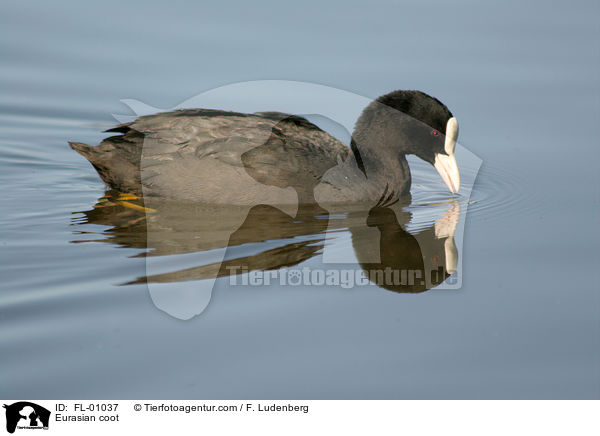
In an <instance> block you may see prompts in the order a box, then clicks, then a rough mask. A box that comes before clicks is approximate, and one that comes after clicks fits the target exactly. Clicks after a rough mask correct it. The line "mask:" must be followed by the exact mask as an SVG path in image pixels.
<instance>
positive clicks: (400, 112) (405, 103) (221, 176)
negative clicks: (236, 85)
mask: <svg viewBox="0 0 600 436" xmlns="http://www.w3.org/2000/svg"><path fill="white" fill-rule="evenodd" d="M108 131H109V132H114V133H118V135H116V136H112V137H109V138H107V139H105V140H103V141H102V143H101V144H100V145H99V146H97V147H92V146H89V145H86V144H81V143H71V147H72V148H73V149H75V150H76V151H77V152H79V153H80V154H82V155H83V156H85V157H86V158H87V159H88V160H89V161H90V162H91V163H92V165H93V166H94V168H95V169H96V170H97V171H98V173H99V174H100V177H101V178H102V179H103V180H104V181H105V182H106V183H107V184H108V185H109V186H110V187H112V188H113V189H117V190H119V191H122V192H126V193H133V194H138V195H144V196H152V197H164V198H171V199H176V200H189V201H195V202H203V203H214V204H244V205H256V204H262V203H265V202H268V203H269V204H291V203H298V202H300V203H314V202H318V203H321V204H322V203H343V202H377V201H378V200H380V198H381V196H382V195H383V194H384V193H386V195H387V196H389V197H390V199H391V198H398V197H401V196H403V195H406V194H408V193H409V192H410V185H411V176H410V170H409V167H408V164H407V161H406V158H405V155H406V154H416V155H417V156H419V157H421V158H422V159H424V160H426V161H427V162H429V163H431V164H432V165H434V166H435V167H436V169H437V170H438V171H439V172H440V175H441V176H442V178H443V179H444V182H445V183H446V185H447V186H448V188H449V189H450V190H451V191H452V192H456V191H458V188H459V183H460V182H459V175H458V167H457V166H456V161H455V158H454V146H455V143H456V137H457V134H458V125H457V123H456V120H455V119H454V118H453V117H452V114H451V113H450V111H449V110H448V108H446V106H444V105H443V104H442V103H441V102H440V101H439V100H437V99H435V98H432V97H430V96H428V95H426V94H424V93H421V92H418V91H395V92H392V93H390V94H387V95H385V96H383V97H380V98H379V99H377V100H376V101H374V102H373V103H371V104H370V105H369V106H368V107H367V108H365V110H364V111H363V114H362V115H361V117H360V118H359V120H358V121H357V124H356V128H355V131H354V133H353V136H352V146H351V148H348V147H346V146H345V145H344V144H343V143H341V142H340V141H338V140H337V139H336V138H334V137H332V136H331V135H329V134H328V133H327V132H325V131H323V130H321V129H320V128H319V127H317V126H315V125H314V124H312V123H310V122H309V121H307V120H306V119H304V118H301V117H298V116H294V115H288V114H282V113H278V112H262V113H256V114H243V113H237V112H227V111H219V110H209V109H187V110H177V111H172V112H165V113H159V114H156V115H148V116H142V117H140V118H138V119H137V120H135V121H133V122H131V123H127V124H122V125H119V126H117V127H115V128H113V129H110V130H108Z"/></svg>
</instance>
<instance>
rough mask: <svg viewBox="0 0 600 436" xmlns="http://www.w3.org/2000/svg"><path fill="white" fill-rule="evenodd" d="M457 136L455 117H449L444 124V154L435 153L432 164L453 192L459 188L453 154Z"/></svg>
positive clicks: (458, 175) (456, 166) (458, 176)
mask: <svg viewBox="0 0 600 436" xmlns="http://www.w3.org/2000/svg"><path fill="white" fill-rule="evenodd" d="M457 138H458V121H456V118H450V119H449V120H448V123H447V124H446V141H445V143H444V151H445V152H446V154H447V155H446V154H441V153H436V154H435V161H434V164H433V166H434V167H435V169H436V170H437V171H438V173H440V176H442V180H443V181H444V183H445V184H446V186H447V187H448V189H449V190H450V192H452V193H453V194H454V193H456V192H458V190H459V189H460V174H459V172H458V165H457V164H456V157H455V156H454V148H455V147H456V139H457Z"/></svg>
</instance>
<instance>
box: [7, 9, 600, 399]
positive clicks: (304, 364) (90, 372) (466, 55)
mask: <svg viewBox="0 0 600 436" xmlns="http://www.w3.org/2000/svg"><path fill="white" fill-rule="evenodd" d="M597 14H598V5H597V4H596V3H594V2H575V3H573V2H560V3H558V4H553V5H551V6H550V5H548V4H546V3H541V2H532V3H528V4H526V5H523V4H522V3H520V2H504V3H503V4H501V5H500V4H498V5H483V4H480V3H478V2H469V1H465V2H459V3H456V2H455V3H453V4H452V5H448V4H446V3H444V2H425V3H419V4H414V5H406V4H403V5H396V4H392V3H386V2H380V3H377V4H373V5H371V6H369V8H365V7H364V6H362V5H360V4H358V3H352V2H351V3H347V2H345V3H337V4H336V3H331V4H328V5H323V4H320V3H318V2H301V3H296V4H294V5H281V4H278V5H277V6H273V5H266V4H265V5H257V4H254V3H237V2H226V3H219V4H218V5H217V4H214V5H202V6H196V7H190V6H189V5H188V6H184V5H183V4H179V3H178V2H170V3H169V4H168V5H167V4H159V3H149V4H145V5H144V7H143V8H142V7H141V6H140V5H138V6H135V5H129V6H128V5H123V4H122V3H120V2H112V1H104V2H102V3H97V4H93V5H90V4H88V5H83V4H79V3H76V2H67V1H59V2H58V3H57V2H54V3H53V4H52V5H50V4H48V5H42V4H37V5H35V6H34V5H28V4H24V3H18V2H9V3H5V5H4V9H3V14H1V18H0V29H1V30H0V32H1V33H2V38H1V39H0V47H1V51H2V53H3V54H2V63H1V64H0V84H1V88H2V94H1V96H0V165H1V170H0V186H2V188H3V189H2V195H1V196H0V202H1V210H2V214H1V215H0V228H1V229H2V230H1V233H0V258H1V263H0V271H1V277H2V285H1V289H0V325H1V328H0V349H1V352H0V397H5V398H8V397H13V398H17V397H18V398H25V397H29V398H142V397H155V398H164V397H170V398H206V399H209V398H210V399H215V398H286V399H288V398H289V399H294V398H298V399H299V398H598V397H599V396H600V371H599V370H598V368H599V367H600V365H599V362H600V347H599V346H598V345H599V343H600V322H599V315H598V313H599V312H598V309H599V308H600V296H599V293H598V285H597V280H595V276H596V275H595V271H596V270H597V265H598V261H599V260H600V258H599V255H598V250H597V248H598V243H599V242H600V241H599V239H600V235H599V234H598V199H599V196H598V186H599V183H598V182H599V178H598V169H597V166H596V165H595V163H594V160H593V157H594V156H595V154H596V148H597V142H598V141H597V138H596V136H597V133H596V128H595V126H596V125H597V121H598V116H599V114H600V112H599V98H598V97H599V83H598V80H597V77H598V67H599V57H598V51H597V47H596V46H595V45H594V44H595V42H596V41H597V40H598V37H599V36H600V35H599V34H598V33H599V31H598V27H597V24H596V22H595V17H597ZM262 79H285V80H299V81H304V82H313V83H318V84H324V85H329V86H332V87H335V88H339V89H345V90H348V91H351V92H353V93H356V94H359V95H364V96H368V97H371V98H374V97H377V96H379V95H381V94H384V93H386V92H389V91H390V90H392V89H398V88H403V89H421V90H423V91H425V92H428V93H430V94H432V95H435V96H436V97H438V98H440V99H441V100H442V101H444V102H445V103H446V104H447V105H448V106H449V107H450V108H451V110H452V111H453V113H454V115H455V116H456V117H457V118H458V120H459V122H460V127H461V133H460V137H459V140H460V142H461V144H463V145H464V146H465V147H466V148H467V149H469V150H471V151H472V152H473V153H475V154H476V155H477V156H479V157H480V158H481V159H482V160H483V166H482V168H481V170H480V171H479V174H478V175H477V180H476V183H475V186H474V190H473V193H472V196H471V198H470V201H471V202H472V203H471V204H469V205H468V213H467V215H466V222H465V226H464V239H463V240H462V247H461V251H460V255H461V262H462V268H463V269H462V276H461V277H462V286H461V287H460V289H458V290H454V289H446V290H436V289H432V290H430V291H427V292H423V293H417V294H410V293H396V292H390V291H389V290H386V289H383V288H381V287H377V286H361V287H355V288H353V289H343V288H342V287H331V286H329V287H328V286H310V287H302V286H301V287H295V286H284V287H282V286H278V285H277V284H273V285H270V286H263V287H247V286H231V284H230V283H229V278H228V277H223V278H220V279H218V280H217V281H216V286H215V289H214V290H213V293H212V300H211V302H210V304H209V305H208V306H207V308H206V309H205V310H204V311H203V312H202V314H201V315H200V316H197V317H194V318H192V319H191V320H188V321H182V320H179V319H177V318H174V317H172V316H170V315H169V314H168V313H166V312H164V311H161V310H157V308H156V306H155V304H154V303H153V301H152V298H151V295H150V294H149V292H148V286H147V284H145V283H139V284H131V285H127V286H122V284H123V283H127V282H132V281H136V280H138V279H139V278H140V277H145V276H146V275H147V269H146V258H145V257H144V256H143V255H141V254H143V252H144V248H143V244H141V245H140V244H138V245H136V242H135V241H132V240H131V237H132V235H133V236H135V235H136V232H135V230H134V231H133V232H129V233H127V232H126V234H127V238H129V239H127V238H126V240H120V239H119V235H118V232H115V230H114V227H115V224H114V222H102V220H90V219H89V217H88V215H89V212H90V211H93V210H94V206H95V205H96V204H97V202H98V201H99V200H100V199H101V198H102V197H103V196H105V194H106V192H105V186H104V185H103V184H102V183H101V181H100V180H99V178H98V177H97V175H96V174H95V172H94V170H93V169H92V168H91V166H90V165H89V164H88V163H87V162H86V161H85V160H84V159H82V158H81V156H79V155H77V154H76V153H74V152H73V151H72V150H70V149H69V147H68V145H67V141H69V140H76V141H81V142H85V143H91V144H96V143H98V142H99V141H100V140H101V139H102V138H104V137H105V135H106V134H105V133H102V131H103V130H104V129H106V128H109V127H110V126H112V125H113V124H114V123H115V120H114V118H113V117H112V115H111V114H113V113H115V114H122V113H125V112H127V108H126V107H125V106H123V105H122V104H121V103H120V102H119V100H121V99H124V98H133V99H137V100H140V101H143V102H145V103H147V104H150V105H152V106H154V107H160V108H170V107H173V106H175V105H177V104H180V103H181V102H183V101H185V100H186V99H189V98H190V97H192V96H194V95H197V94H199V93H201V92H203V91H206V90H209V89H212V88H216V87H218V86H222V85H225V84H228V83H235V82H241V81H247V80H262ZM265 109H270V108H265ZM415 175H419V176H420V177H421V178H420V181H418V180H416V179H415V189H417V191H419V192H427V189H426V188H427V186H430V185H429V183H430V182H433V181H434V180H437V179H436V177H437V175H436V174H435V173H434V172H433V169H430V172H427V171H426V169H422V170H421V169H420V167H416V169H415ZM438 182H439V181H438ZM439 183H440V185H439V188H443V185H442V184H441V182H439ZM441 192H442V189H440V190H439V193H438V191H433V192H431V191H429V194H427V195H425V196H424V197H423V198H425V199H427V198H428V196H429V195H431V196H432V198H433V197H435V198H436V199H438V200H440V201H442V202H444V201H445V202H448V201H450V200H449V199H448V196H447V195H445V196H443V197H442V194H441ZM438 197H439V198H438ZM423 204H425V205H428V204H429V203H428V202H427V201H425V202H423V203H419V202H416V203H415V204H414V205H413V206H412V208H413V210H412V212H413V213H414V215H415V217H417V218H418V219H417V221H416V222H417V223H426V222H429V221H430V214H429V212H427V210H429V209H428V206H423ZM448 207H450V205H448ZM420 208H421V209H422V210H425V212H423V213H421V214H419V210H421V209H420ZM423 208H425V209H423ZM442 209H443V210H441V211H440V214H441V215H443V213H444V211H445V210H447V209H446V207H444V208H442ZM128 211H131V212H134V211H133V210H131V209H127V208H124V209H123V210H121V209H119V211H118V213H129V212H128ZM440 214H437V215H436V216H438V217H439V216H440ZM419 217H420V218H419ZM334 218H335V217H334ZM433 221H435V219H434V220H433ZM341 228H342V231H341V232H340V234H341V235H342V236H343V235H345V236H346V239H344V238H341V240H340V242H339V243H340V244H342V245H341V247H345V248H346V251H347V252H350V253H351V252H353V250H352V247H351V232H350V231H348V230H344V229H345V227H344V226H341ZM426 228H427V226H424V227H423V228H422V229H421V230H423V229H426ZM419 229H420V228H419V226H418V225H417V226H415V227H413V228H412V229H411V231H413V232H418V231H419ZM92 241H96V242H92ZM344 241H346V242H344ZM138 242H140V241H138ZM141 242H143V238H142V241H141ZM296 242H298V241H296ZM344 243H345V244H346V245H345V246H344V245H343V244H344ZM279 245H281V244H279ZM259 248H262V249H264V248H267V246H266V245H265V246H262V247H259ZM263 251H264V250H263ZM308 254H310V256H309V255H307V254H306V253H305V252H304V255H305V257H306V259H304V258H302V257H299V258H298V260H301V262H300V263H299V264H298V267H300V268H302V267H315V265H319V264H320V262H322V258H321V257H320V255H312V253H308ZM303 259H304V260H303Z"/></svg>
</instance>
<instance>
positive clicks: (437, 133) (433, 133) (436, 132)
mask: <svg viewBox="0 0 600 436" xmlns="http://www.w3.org/2000/svg"><path fill="white" fill-rule="evenodd" d="M431 134H432V135H433V136H440V132H438V131H437V130H432V131H431Z"/></svg>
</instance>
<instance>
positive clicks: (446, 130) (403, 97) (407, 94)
mask: <svg viewBox="0 0 600 436" xmlns="http://www.w3.org/2000/svg"><path fill="white" fill-rule="evenodd" d="M355 136H356V138H357V139H356V142H358V143H359V145H360V143H361V142H362V143H364V144H365V146H366V150H365V152H366V154H367V156H368V155H369V154H370V153H371V154H373V153H385V154H386V155H387V156H394V155H396V154H398V155H406V154H415V155H417V156H419V157H420V158H421V159H423V160H424V161H426V162H429V163H430V164H432V165H433V166H434V167H435V169H436V170H437V171H438V172H439V173H440V176H441V177H442V179H443V181H444V183H445V184H446V186H447V187H448V189H450V191H451V192H452V193H455V192H458V190H459V188H460V175H459V172H458V166H457V164H456V158H455V155H454V149H455V146H456V140H457V138H458V122H457V121H456V118H454V117H453V116H452V112H450V110H449V109H448V108H447V107H446V106H445V105H444V104H443V103H442V102H441V101H439V100H438V99H436V98H434V97H431V96H429V95H427V94H425V93H423V92H420V91H393V92H391V93H389V94H386V95H384V96H382V97H379V98H378V99H377V100H375V101H374V102H372V103H371V104H370V105H369V106H367V107H366V108H365V110H364V111H363V113H362V115H361V117H360V118H359V120H358V121H357V125H356V129H355ZM355 145H356V144H355ZM361 148H362V146H361ZM360 153H361V154H363V150H362V149H361V150H360Z"/></svg>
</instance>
